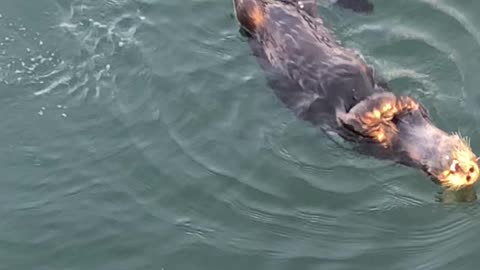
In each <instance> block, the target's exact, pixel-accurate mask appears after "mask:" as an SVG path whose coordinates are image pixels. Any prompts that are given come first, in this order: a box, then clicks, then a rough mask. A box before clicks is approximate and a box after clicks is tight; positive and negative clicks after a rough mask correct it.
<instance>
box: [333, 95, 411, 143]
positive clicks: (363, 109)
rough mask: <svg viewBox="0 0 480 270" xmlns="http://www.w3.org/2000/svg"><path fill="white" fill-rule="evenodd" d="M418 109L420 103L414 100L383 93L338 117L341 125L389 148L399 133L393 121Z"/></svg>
mask: <svg viewBox="0 0 480 270" xmlns="http://www.w3.org/2000/svg"><path fill="white" fill-rule="evenodd" d="M418 108H419V105H418V103H417V102H415V101H414V100H413V99H412V98H409V97H396V96H395V95H393V94H391V93H381V94H377V95H373V96H371V97H369V98H367V99H365V100H363V101H361V102H360V103H358V104H357V105H355V106H354V107H353V108H352V109H351V110H350V112H348V113H343V114H338V115H337V116H338V117H339V121H340V122H341V123H343V124H344V125H348V126H349V127H350V128H351V129H353V130H354V131H355V132H357V133H360V134H362V135H363V136H365V137H369V138H371V139H373V140H374V141H375V142H377V143H380V144H382V145H383V146H385V147H388V146H389V145H390V143H391V141H392V139H393V138H394V136H395V134H396V133H397V132H398V130H397V126H396V125H395V124H394V122H393V121H392V120H393V119H394V117H395V116H397V115H399V114H401V113H405V112H407V111H411V110H417V109H418Z"/></svg>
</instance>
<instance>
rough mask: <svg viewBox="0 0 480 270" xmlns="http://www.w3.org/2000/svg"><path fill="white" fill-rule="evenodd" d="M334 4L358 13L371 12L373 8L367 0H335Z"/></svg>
mask: <svg viewBox="0 0 480 270" xmlns="http://www.w3.org/2000/svg"><path fill="white" fill-rule="evenodd" d="M335 4H336V5H338V6H340V7H343V8H346V9H350V10H353V11H355V12H359V13H372V12H373V8H374V7H373V4H372V3H370V1H368V0H337V1H336V2H335Z"/></svg>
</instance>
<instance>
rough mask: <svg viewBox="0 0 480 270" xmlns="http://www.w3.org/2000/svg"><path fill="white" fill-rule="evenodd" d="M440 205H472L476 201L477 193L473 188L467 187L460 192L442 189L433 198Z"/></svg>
mask: <svg viewBox="0 0 480 270" xmlns="http://www.w3.org/2000/svg"><path fill="white" fill-rule="evenodd" d="M435 199H436V201H437V202H440V203H445V204H449V203H473V202H476V201H477V191H476V190H475V188H474V187H468V188H464V189H461V190H448V189H443V190H441V191H439V192H438V193H437V195H436V196H435Z"/></svg>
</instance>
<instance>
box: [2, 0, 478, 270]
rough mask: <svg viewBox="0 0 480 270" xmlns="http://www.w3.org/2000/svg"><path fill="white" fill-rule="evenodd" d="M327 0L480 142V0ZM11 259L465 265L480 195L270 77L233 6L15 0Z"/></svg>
mask: <svg viewBox="0 0 480 270" xmlns="http://www.w3.org/2000/svg"><path fill="white" fill-rule="evenodd" d="M327 2H328V1H321V0H319V5H318V10H319V12H320V14H321V16H322V17H323V18H324V20H325V23H326V24H327V25H328V26H329V27H331V29H332V30H333V31H334V33H335V34H336V36H337V38H338V39H339V40H340V41H341V42H342V43H343V44H344V45H345V46H347V47H350V48H353V49H355V50H357V51H359V52H360V53H361V54H362V55H363V56H364V57H365V59H366V60H367V61H368V62H369V63H371V64H372V65H373V66H374V67H375V69H376V71H377V72H378V73H380V74H381V75H382V76H383V77H384V78H385V79H387V80H388V81H389V82H390V83H391V84H392V87H393V88H394V90H395V92H396V93H399V94H408V95H412V96H414V97H415V98H417V99H419V100H420V101H421V102H422V103H423V104H425V106H426V107H427V108H428V109H429V111H430V114H431V116H432V118H433V119H434V121H435V123H436V124H437V125H438V126H439V127H441V128H442V129H445V130H447V131H449V132H460V133H461V134H462V135H464V136H468V137H469V138H471V145H472V148H473V149H474V151H476V152H477V153H479V154H480V134H479V132H480V106H479V105H480V17H479V16H478V12H479V10H480V1H467V0H402V1H386V0H376V1H373V2H374V4H375V12H374V14H372V15H369V16H365V15H361V14H355V13H353V12H350V11H347V10H342V9H339V8H338V7H335V6H332V5H330V4H328V3H327ZM0 14H1V16H0V115H1V119H2V120H1V121H0V149H1V155H0V171H1V178H0V269H1V270H4V269H5V270H23V269H25V270H26V269H35V270H85V269H89V270H93V269H98V270H137V269H139V270H140V269H142V270H143V269H145V270H147V269H148V270H153V269H155V270H177V269H179V270H226V269H228V270H235V269H238V270H246V269H258V270H282V269H292V270H293V269H294V270H300V269H302V270H303V269H305V270H307V269H308V270H310V269H318V270H347V269H348V270H351V269H352V270H356V269H368V270H371V269H379V270H386V269H388V270H397V269H398V270H403V269H408V270H413V269H422V270H426V269H435V270H440V269H441V270H447V269H454V270H467V269H478V268H479V265H480V256H479V253H480V207H479V203H480V202H478V201H475V202H471V203H441V202H439V201H438V200H437V197H438V193H439V191H440V188H439V187H438V186H436V185H435V184H433V183H432V182H431V181H430V180H429V179H427V178H426V177H425V176H424V175H423V174H422V173H420V172H418V171H416V170H413V169H409V168H406V167H403V166H398V165H395V164H391V163H388V162H385V161H379V160H376V159H373V158H368V157H365V156H360V155H358V154H356V153H354V152H351V151H350V150H348V149H346V148H342V147H339V145H338V144H337V143H335V142H334V141H332V140H331V139H330V138H328V137H326V136H325V135H324V134H323V133H321V132H320V131H319V130H318V129H317V128H315V127H313V126H311V125H310V124H308V123H306V122H303V121H301V120H299V119H298V118H296V117H295V116H294V115H293V113H292V112H291V111H289V110H288V109H287V108H285V106H283V105H282V103H280V102H279V100H278V99H277V98H276V97H275V95H274V93H273V91H272V90H271V89H270V88H268V86H267V84H266V80H265V77H264V73H263V72H262V71H261V69H260V67H259V66H258V64H257V62H256V60H255V59H254V57H253V56H252V55H251V52H250V49H249V47H248V45H247V43H246V42H245V39H244V38H242V37H241V36H240V34H239V33H238V26H237V23H236V21H235V19H234V17H233V7H232V2H231V1H220V0H195V1H187V0H184V1H172V0H35V1H34V0H2V1H0Z"/></svg>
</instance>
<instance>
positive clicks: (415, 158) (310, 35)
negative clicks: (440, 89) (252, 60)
mask: <svg viewBox="0 0 480 270" xmlns="http://www.w3.org/2000/svg"><path fill="white" fill-rule="evenodd" d="M233 4H234V11H235V17H236V19H237V21H238V23H239V25H240V29H241V31H242V32H243V33H244V36H246V37H247V40H248V43H249V45H250V48H251V50H252V52H253V54H254V55H255V56H256V59H257V60H258V63H259V65H260V66H261V68H262V69H263V70H264V71H265V74H266V77H267V79H268V83H269V86H270V87H271V88H272V89H273V90H274V92H275V94H276V96H277V97H278V98H279V99H280V100H281V101H282V102H283V103H284V104H285V105H286V106H287V107H288V108H289V109H291V110H292V111H293V112H294V113H295V114H296V115H297V116H298V117H299V118H301V119H304V120H306V121H308V122H310V123H312V124H314V125H316V126H319V127H321V129H322V130H324V131H328V132H332V131H333V132H335V133H336V134H338V135H339V136H340V137H342V138H343V139H344V140H345V141H346V142H351V143H352V144H353V145H354V148H355V149H356V150H358V151H359V152H361V153H363V154H368V155H371V156H374V157H377V158H381V159H390V160H393V161H395V162H397V163H399V164H403V165H406V166H410V167H413V168H417V169H420V170H421V171H423V172H425V173H426V174H427V175H428V176H430V178H431V179H432V180H433V181H434V182H435V183H437V184H440V185H441V186H442V187H444V188H445V190H460V189H463V188H466V187H472V186H473V185H474V184H475V183H476V182H477V180H478V177H479V167H478V165H477V157H476V155H475V154H474V153H473V151H472V150H471V148H470V145H469V141H468V140H467V139H465V138H462V137H461V136H460V135H459V134H448V133H447V132H445V131H443V130H441V129H439V128H438V127H436V126H435V124H434V123H433V121H432V120H431V117H430V116H429V113H428V110H427V109H426V108H425V106H423V105H422V104H421V103H420V102H418V101H417V100H415V99H414V98H412V97H409V96H400V95H396V94H394V93H393V92H392V91H391V89H390V87H389V86H388V84H387V83H385V82H384V81H383V80H382V79H380V78H379V77H378V76H377V75H375V72H374V69H373V68H372V67H371V66H369V65H368V64H366V63H365V61H364V60H363V59H362V57H360V56H359V55H358V54H357V53H354V52H353V51H352V50H349V49H347V48H344V47H342V46H341V45H340V44H339V42H338V41H336V40H335V37H334V35H333V34H332V33H331V31H330V30H329V29H328V28H327V27H326V26H325V25H324V23H323V21H322V19H321V18H320V17H319V15H318V12H317V6H316V1H315V0H303V1H302V0H301V1H295V0H233ZM338 4H340V5H342V6H344V7H349V8H351V9H353V10H356V11H364V12H371V11H372V10H373V6H372V5H371V4H370V3H369V2H368V0H339V2H338Z"/></svg>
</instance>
